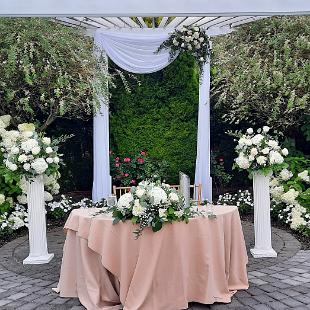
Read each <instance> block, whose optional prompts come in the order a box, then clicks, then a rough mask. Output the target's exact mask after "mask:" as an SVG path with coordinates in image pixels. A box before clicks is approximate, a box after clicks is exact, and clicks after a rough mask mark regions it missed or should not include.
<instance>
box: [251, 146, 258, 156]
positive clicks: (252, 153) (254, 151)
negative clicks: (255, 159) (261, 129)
mask: <svg viewBox="0 0 310 310" xmlns="http://www.w3.org/2000/svg"><path fill="white" fill-rule="evenodd" d="M257 154H258V151H257V148H255V147H253V148H252V149H251V155H252V156H255V155H257Z"/></svg>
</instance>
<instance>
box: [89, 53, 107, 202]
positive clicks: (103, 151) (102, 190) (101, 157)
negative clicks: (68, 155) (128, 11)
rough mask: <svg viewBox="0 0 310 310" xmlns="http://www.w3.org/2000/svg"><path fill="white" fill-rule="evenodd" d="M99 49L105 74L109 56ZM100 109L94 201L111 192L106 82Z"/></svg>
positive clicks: (95, 139)
mask: <svg viewBox="0 0 310 310" xmlns="http://www.w3.org/2000/svg"><path fill="white" fill-rule="evenodd" d="M98 53H99V52H98V51H96V52H95V55H96V57H100V59H101V60H102V61H103V62H101V64H100V66H101V68H102V70H103V73H104V74H108V57H107V55H106V53H105V52H104V51H103V50H101V51H100V56H98ZM98 99H99V101H100V104H101V106H100V111H99V112H98V113H97V114H96V115H95V116H94V123H93V144H94V145H93V150H94V154H93V173H94V179H93V192H92V199H93V201H100V200H102V199H103V198H107V197H108V196H109V195H110V194H111V187H112V182H111V176H110V150H109V101H108V84H107V83H106V94H105V96H100V94H98Z"/></svg>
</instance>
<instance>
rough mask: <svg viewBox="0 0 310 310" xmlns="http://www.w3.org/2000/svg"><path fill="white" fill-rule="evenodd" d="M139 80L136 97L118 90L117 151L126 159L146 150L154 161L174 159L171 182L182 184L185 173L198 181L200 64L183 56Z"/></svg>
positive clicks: (114, 140)
mask: <svg viewBox="0 0 310 310" xmlns="http://www.w3.org/2000/svg"><path fill="white" fill-rule="evenodd" d="M139 80H140V82H141V86H139V87H136V88H135V89H133V90H132V92H131V93H130V94H128V93H124V92H120V91H119V88H116V89H115V91H114V90H113V91H112V98H111V112H112V114H111V118H110V120H111V121H110V124H111V129H110V135H111V139H110V142H111V145H112V149H113V150H114V151H115V153H116V154H119V155H120V156H126V155H127V154H136V153H138V152H139V151H140V150H146V151H147V153H148V154H149V156H150V157H155V158H157V159H158V160H159V161H164V160H166V161H168V165H169V167H168V175H169V176H170V178H169V179H167V180H166V181H167V182H170V183H175V182H177V181H178V172H179V171H180V170H181V171H184V172H185V173H188V174H190V176H191V179H192V180H193V177H194V166H195V154H196V135H197V112H198V85H199V82H198V69H197V68H196V67H195V66H194V60H193V59H192V58H190V57H186V56H181V57H179V58H178V59H177V60H175V61H174V62H173V63H172V64H171V65H170V66H168V67H167V68H165V69H164V70H162V71H160V72H156V73H153V74H149V75H142V76H139Z"/></svg>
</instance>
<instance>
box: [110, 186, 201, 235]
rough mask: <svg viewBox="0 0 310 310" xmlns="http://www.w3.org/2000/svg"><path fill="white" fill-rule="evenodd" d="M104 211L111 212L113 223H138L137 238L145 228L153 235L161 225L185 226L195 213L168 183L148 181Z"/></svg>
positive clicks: (134, 188) (132, 189) (135, 232)
mask: <svg viewBox="0 0 310 310" xmlns="http://www.w3.org/2000/svg"><path fill="white" fill-rule="evenodd" d="M105 212H112V216H113V218H114V221H113V223H114V224H116V223H118V222H119V221H123V222H124V221H127V220H130V221H131V222H132V223H133V224H138V225H139V227H138V228H137V230H135V231H134V234H135V236H136V238H138V237H139V236H140V235H141V234H142V231H143V230H144V228H146V227H151V228H152V230H153V231H154V232H156V231H159V230H160V229H161V228H162V227H163V224H164V223H172V222H173V221H184V222H186V223H188V221H189V218H191V217H194V216H195V214H197V211H195V210H194V209H193V208H191V207H186V206H185V202H184V197H183V196H181V195H180V194H179V193H178V192H177V191H176V190H175V189H173V188H171V187H170V185H169V184H165V183H160V182H156V183H153V182H149V181H143V182H140V183H139V185H138V186H137V187H135V186H133V187H132V188H131V190H130V192H129V193H126V194H124V195H122V196H121V197H120V198H119V200H118V202H117V204H116V205H115V206H112V207H107V211H105Z"/></svg>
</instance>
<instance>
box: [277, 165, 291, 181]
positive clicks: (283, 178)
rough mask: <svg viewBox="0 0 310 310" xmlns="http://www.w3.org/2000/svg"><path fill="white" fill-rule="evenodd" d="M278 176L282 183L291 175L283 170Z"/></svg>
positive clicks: (286, 170)
mask: <svg viewBox="0 0 310 310" xmlns="http://www.w3.org/2000/svg"><path fill="white" fill-rule="evenodd" d="M279 176H280V178H281V179H282V180H283V181H287V180H289V179H290V178H291V177H292V176H293V173H292V172H291V171H289V170H288V169H286V168H285V169H282V170H281V172H280V174H279Z"/></svg>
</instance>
